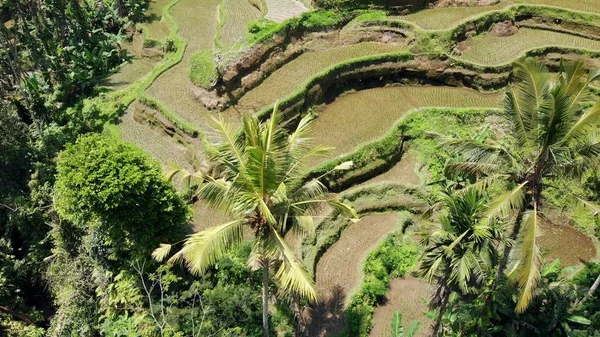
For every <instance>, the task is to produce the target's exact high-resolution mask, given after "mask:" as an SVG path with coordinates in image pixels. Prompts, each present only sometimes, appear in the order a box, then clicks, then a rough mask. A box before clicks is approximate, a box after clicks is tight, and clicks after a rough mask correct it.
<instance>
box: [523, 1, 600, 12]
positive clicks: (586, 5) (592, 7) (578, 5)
mask: <svg viewBox="0 0 600 337" xmlns="http://www.w3.org/2000/svg"><path fill="white" fill-rule="evenodd" d="M515 2H517V3H526V4H531V5H544V6H554V7H560V8H564V9H570V10H574V11H580V12H587V13H595V14H600V2H599V1H597V0H517V1H515Z"/></svg>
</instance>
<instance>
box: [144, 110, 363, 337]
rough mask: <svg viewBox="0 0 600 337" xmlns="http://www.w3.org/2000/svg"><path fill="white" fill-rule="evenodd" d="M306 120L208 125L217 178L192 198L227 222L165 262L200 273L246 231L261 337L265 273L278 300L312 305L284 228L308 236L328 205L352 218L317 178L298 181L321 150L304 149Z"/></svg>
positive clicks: (165, 249) (165, 250)
mask: <svg viewBox="0 0 600 337" xmlns="http://www.w3.org/2000/svg"><path fill="white" fill-rule="evenodd" d="M310 118H311V117H310V116H307V117H305V118H303V119H302V120H301V121H300V122H299V124H298V126H297V128H296V129H295V131H294V132H292V133H291V134H288V133H287V132H286V131H285V129H283V128H282V127H281V126H279V117H278V114H277V109H274V111H273V113H272V115H271V118H270V119H269V120H268V121H266V122H264V123H261V122H260V121H259V119H258V118H257V117H255V116H244V118H243V127H242V128H241V130H239V131H238V130H236V129H235V128H234V127H233V126H232V125H231V124H229V123H227V122H225V121H224V120H223V119H220V120H215V124H216V127H215V128H214V133H215V134H216V135H218V136H220V142H218V143H216V144H209V143H208V142H207V143H206V144H205V146H204V147H205V153H206V155H207V156H208V159H209V161H210V162H213V163H216V164H217V165H218V166H219V167H220V169H221V176H220V178H214V177H211V176H206V177H205V178H204V183H203V184H202V186H201V187H200V190H199V192H198V194H199V197H200V198H201V199H203V200H204V201H206V202H207V203H208V204H209V205H211V206H213V207H215V208H217V209H220V210H222V211H223V212H224V213H225V214H226V215H227V216H229V217H230V218H231V219H232V221H230V222H227V223H224V224H222V225H218V226H215V227H213V228H209V229H206V230H204V231H201V232H198V233H195V234H193V235H191V236H190V237H189V238H188V239H186V240H185V244H184V246H183V248H182V249H181V250H180V251H179V252H177V253H176V254H175V255H174V256H173V257H171V259H170V261H179V260H183V261H185V264H186V266H187V268H188V269H189V270H190V271H192V272H193V273H194V274H202V273H205V272H206V271H207V270H208V268H209V267H210V266H211V265H214V264H215V263H216V262H217V261H218V260H219V259H220V258H222V257H223V256H225V254H226V253H227V251H229V250H230V249H231V248H232V247H234V246H236V245H238V244H240V243H241V242H242V241H243V240H244V235H243V233H244V228H246V230H247V231H249V232H251V233H252V236H253V238H252V244H253V246H252V252H251V254H250V258H249V261H248V263H249V265H250V266H251V267H252V268H253V269H262V271H263V290H262V300H263V330H264V335H265V336H269V317H268V315H269V311H268V305H269V283H270V279H271V274H270V272H271V270H272V269H274V270H276V272H275V274H274V276H275V279H276V280H277V282H278V284H279V287H280V289H281V293H282V294H283V295H286V296H290V295H291V296H299V297H301V298H305V299H308V300H310V301H316V300H317V293H316V290H315V288H314V283H313V280H312V278H311V277H310V275H309V274H308V272H307V271H306V269H305V268H304V267H303V266H302V263H301V262H300V261H299V259H298V258H297V257H296V256H295V255H294V252H293V250H292V249H291V248H290V247H289V246H288V244H287V243H286V241H285V239H284V237H285V235H286V234H287V233H288V232H289V231H290V230H304V231H309V232H310V231H313V230H314V222H313V215H315V214H316V212H318V211H319V210H320V209H321V208H323V207H324V206H327V205H328V206H330V207H332V208H333V209H334V210H337V211H338V212H341V213H343V214H345V215H348V216H351V217H356V213H355V212H354V211H353V210H352V209H351V208H350V207H349V206H347V205H346V204H344V203H342V202H340V201H339V200H338V199H337V198H335V197H333V196H328V195H327V194H326V189H325V187H324V186H323V184H321V183H320V182H319V181H318V180H317V179H313V180H310V181H308V182H305V181H303V177H304V175H303V172H302V168H304V167H305V166H304V163H305V162H306V160H307V159H309V158H311V157H313V156H316V155H323V154H324V153H326V152H327V150H328V149H327V148H325V147H321V146H316V147H313V146H311V143H310V141H309V140H310V139H309V138H307V137H306V136H307V133H308V132H309V130H310V128H309V126H310ZM340 168H343V167H340ZM170 249H171V246H170V245H162V246H161V247H160V248H158V249H157V250H156V251H155V252H154V257H155V258H156V259H158V260H163V259H164V258H165V257H166V256H167V255H168V254H169V252H170Z"/></svg>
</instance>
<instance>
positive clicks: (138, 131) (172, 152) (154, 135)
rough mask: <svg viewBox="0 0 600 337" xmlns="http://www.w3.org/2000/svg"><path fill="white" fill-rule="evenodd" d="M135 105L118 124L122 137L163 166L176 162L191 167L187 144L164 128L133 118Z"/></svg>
mask: <svg viewBox="0 0 600 337" xmlns="http://www.w3.org/2000/svg"><path fill="white" fill-rule="evenodd" d="M133 109H135V108H134V107H133V106H132V107H131V108H130V109H129V111H128V112H127V114H125V115H124V116H123V117H121V122H120V123H119V124H118V125H117V127H118V128H119V131H120V134H121V138H122V139H123V140H124V141H127V142H130V143H133V144H135V145H137V146H139V147H140V148H141V149H143V150H144V151H146V152H147V153H148V154H150V155H151V156H152V157H154V158H155V159H157V160H158V161H159V162H160V163H161V164H162V165H163V166H166V165H169V164H171V163H176V164H177V165H179V166H181V167H189V166H190V164H189V159H188V158H190V155H189V154H188V152H189V151H188V149H186V147H185V146H183V145H182V144H180V143H178V142H177V141H176V140H175V139H173V138H171V137H169V136H167V135H165V134H164V132H162V130H156V129H153V128H152V127H151V126H149V125H147V124H141V123H138V122H137V121H135V120H134V119H133Z"/></svg>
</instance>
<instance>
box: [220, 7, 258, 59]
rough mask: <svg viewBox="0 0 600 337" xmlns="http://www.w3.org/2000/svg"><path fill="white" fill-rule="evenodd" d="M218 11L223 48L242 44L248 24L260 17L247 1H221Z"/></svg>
mask: <svg viewBox="0 0 600 337" xmlns="http://www.w3.org/2000/svg"><path fill="white" fill-rule="evenodd" d="M220 11H221V20H222V22H221V28H220V35H221V36H220V37H221V41H220V43H221V44H222V46H223V48H230V47H231V46H233V45H235V44H236V43H240V42H242V41H243V40H244V38H245V37H246V34H247V31H248V23H249V22H250V21H252V20H256V19H259V18H260V17H261V13H260V11H259V10H258V9H257V8H256V7H254V6H252V5H251V4H250V2H249V1H248V0H223V1H222V2H221V8H220Z"/></svg>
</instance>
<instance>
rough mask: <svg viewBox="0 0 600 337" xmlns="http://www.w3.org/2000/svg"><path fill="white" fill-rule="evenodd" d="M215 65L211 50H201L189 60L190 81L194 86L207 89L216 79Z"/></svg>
mask: <svg viewBox="0 0 600 337" xmlns="http://www.w3.org/2000/svg"><path fill="white" fill-rule="evenodd" d="M217 76H218V73H217V64H216V63H215V61H214V58H213V51H212V49H203V50H200V51H198V52H196V53H195V54H194V55H192V57H191V59H190V80H191V81H192V83H193V84H194V85H197V86H199V87H202V88H208V87H210V85H211V84H212V83H213V82H214V81H215V80H216V79H217Z"/></svg>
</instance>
